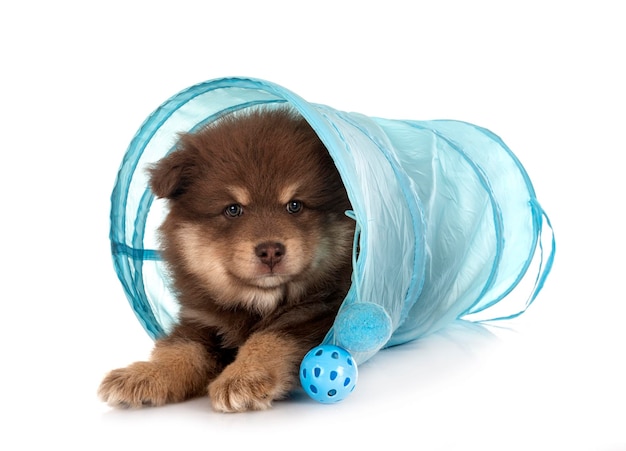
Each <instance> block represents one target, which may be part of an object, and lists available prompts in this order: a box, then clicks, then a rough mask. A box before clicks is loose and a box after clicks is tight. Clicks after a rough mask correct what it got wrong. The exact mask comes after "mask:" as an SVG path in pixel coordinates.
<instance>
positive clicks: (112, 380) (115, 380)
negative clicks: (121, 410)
mask: <svg viewBox="0 0 626 451" xmlns="http://www.w3.org/2000/svg"><path fill="white" fill-rule="evenodd" d="M168 394H169V393H168V387H167V383H166V382H165V381H164V380H163V375H162V374H161V373H160V372H159V370H158V368H157V366H156V365H155V364H154V363H153V362H136V363H133V364H132V365H130V366H128V367H126V368H120V369H117V370H113V371H111V372H110V373H109V374H107V376H106V377H105V378H104V380H103V381H102V383H101V384H100V388H99V389H98V395H99V396H100V398H101V399H102V400H103V401H105V402H106V403H108V404H109V405H111V406H113V407H126V408H136V407H142V406H160V405H163V404H165V403H166V402H167V401H168Z"/></svg>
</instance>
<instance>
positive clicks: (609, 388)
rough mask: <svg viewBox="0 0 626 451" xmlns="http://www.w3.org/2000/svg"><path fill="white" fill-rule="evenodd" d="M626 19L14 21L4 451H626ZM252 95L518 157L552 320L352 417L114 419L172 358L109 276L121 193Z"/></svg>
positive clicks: (436, 370) (303, 14)
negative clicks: (207, 97)
mask: <svg viewBox="0 0 626 451" xmlns="http://www.w3.org/2000/svg"><path fill="white" fill-rule="evenodd" d="M409 3H410V4H411V6H410V7H409ZM620 3H621V2H617V1H615V2H608V1H603V0H594V1H593V2H592V1H589V2H582V1H562V2H558V1H549V0H547V1H541V2H536V1H526V2H503V1H493V2H486V1H480V2H471V1H467V2H461V1H459V2H453V1H427V2H426V1H425V2H398V1H393V0H386V1H376V2H372V1H366V0H362V1H359V2H357V1H354V2H349V1H341V0H333V1H326V0H317V1H315V2H295V1H294V2H287V1H285V2H279V1H271V0H265V1H257V2H253V1H244V0H240V1H233V2H227V1H219V2H218V1H209V0H206V1H203V2H200V1H198V2H191V1H185V0H178V1H176V2H160V1H154V2H132V1H130V0H129V1H125V2H118V1H107V2H96V1H93V2H78V1H76V2H70V1H62V0H59V1H54V2H45V1H32V2H26V1H25V2H19V6H7V4H9V5H17V4H18V2H4V3H3V4H2V6H0V49H1V54H0V64H1V66H2V69H0V115H2V117H1V120H0V124H1V125H0V130H1V131H2V139H1V141H0V145H1V147H2V149H1V150H2V153H1V157H0V165H1V166H0V167H1V173H0V174H1V175H0V193H1V195H2V213H1V214H0V218H1V219H0V227H1V230H0V231H1V234H0V236H1V237H2V246H1V248H0V249H1V255H2V262H3V265H2V269H1V272H0V280H1V282H2V287H3V289H2V294H1V300H2V310H1V316H0V321H1V325H0V334H1V335H0V346H2V348H1V350H2V368H1V369H0V381H1V385H0V388H1V390H2V397H1V398H0V411H1V412H2V413H3V420H2V423H0V430H1V432H0V448H1V449H6V450H13V449H19V450H21V449H28V450H33V449H46V448H48V447H50V449H61V448H62V449H131V448H135V449H146V450H157V449H159V450H160V449H178V450H184V449H221V448H222V447H227V448H228V449H243V448H250V447H256V446H261V447H263V448H265V447H267V448H268V449H270V448H271V449H316V450H321V449H376V447H378V449H381V447H382V448H383V449H389V450H391V449H400V447H403V448H405V449H419V450H483V451H484V450H601V451H617V450H626V410H625V409H626V407H625V406H626V390H625V388H624V386H625V382H626V370H625V369H624V368H625V366H626V365H625V363H626V361H625V360H626V359H625V355H626V350H625V348H626V333H625V330H626V326H625V324H624V314H625V313H626V308H625V306H624V305H625V303H626V299H625V296H624V292H623V289H622V284H623V280H624V277H625V271H624V270H625V269H626V265H625V264H624V255H625V252H626V248H625V245H624V230H625V229H626V228H625V227H624V225H625V224H624V219H623V218H624V211H623V210H624V206H625V202H624V195H625V194H626V190H625V189H624V188H625V183H624V170H623V161H624V160H623V157H624V151H625V150H626V141H625V140H624V130H625V125H624V122H625V119H626V114H625V113H624V111H625V110H624V104H625V102H626V95H625V88H624V80H626V71H625V69H624V63H625V61H624V58H625V43H626V32H625V30H626V26H625V25H624V19H625V17H626V16H625V14H624V12H623V7H621V6H619V4H620ZM618 6H619V7H618ZM231 75H242V76H251V77H258V78H264V79H267V80H270V81H273V82H275V83H278V84H280V85H282V86H284V87H286V88H288V89H290V90H292V91H294V92H296V93H297V94H299V95H300V96H302V97H304V98H305V99H307V100H309V101H311V102H315V103H324V104H327V105H330V106H332V107H334V108H336V109H340V110H347V111H357V112H360V113H363V114H368V115H373V116H380V117H387V118H409V119H437V118H450V119H460V120H464V121H468V122H473V123H476V124H479V125H482V126H485V127H487V128H489V129H491V130H492V131H494V132H495V133H496V134H498V135H499V136H501V137H502V138H503V139H504V141H505V142H506V143H507V144H508V145H509V147H511V148H512V150H513V151H514V152H515V153H516V154H517V156H518V157H519V158H520V159H521V161H522V162H523V164H524V165H525V167H526V169H527V170H528V172H529V174H530V176H531V178H532V180H533V183H534V185H535V188H536V191H537V194H538V197H539V200H540V202H541V203H542V205H543V206H544V208H545V209H546V210H547V212H548V214H549V215H550V218H551V220H552V222H553V225H554V228H555V231H556V237H557V248H558V249H557V256H556V261H555V266H554V269H553V272H552V275H551V276H550V277H549V279H548V281H547V284H546V286H545V289H544V291H543V292H542V293H541V295H540V296H539V298H538V299H537V301H536V302H535V303H534V304H533V306H532V307H531V308H530V310H529V311H528V312H527V313H526V314H525V315H523V316H521V317H520V318H518V319H517V320H515V321H512V322H509V323H506V324H504V323H503V324H501V325H500V326H501V329H499V330H498V331H496V335H497V336H498V337H499V338H498V339H497V340H496V339H490V340H485V339H478V338H477V337H476V336H474V334H469V333H462V332H459V331H448V332H446V333H445V334H440V335H437V336H433V337H429V338H427V339H424V340H423V341H418V342H414V343H411V344H408V345H405V346H401V347H398V348H395V349H392V350H389V351H384V352H381V353H379V354H378V355H377V356H376V357H375V358H374V359H372V360H371V361H370V362H368V363H367V364H365V365H363V366H362V367H361V369H360V380H359V385H358V387H357V390H356V391H355V392H354V393H353V394H352V396H351V397H349V398H348V399H347V400H345V401H344V402H342V403H340V404H336V405H333V406H325V405H319V404H316V403H314V402H312V401H308V400H307V399H306V398H305V397H303V396H296V397H295V399H293V400H291V401H287V402H280V403H277V404H276V405H275V408H274V409H273V410H271V411H267V412H260V413H250V414H240V415H223V414H217V413H215V412H212V411H211V410H210V408H209V404H208V401H207V400H206V399H200V400H196V401H192V402H188V403H183V404H179V405H175V406H168V407H164V408H157V409H145V410H140V411H112V410H111V409H109V408H108V407H107V406H106V405H104V404H102V403H101V402H100V401H99V400H98V399H97V397H96V389H97V386H98V384H99V382H100V379H101V378H102V377H103V375H104V374H105V373H106V372H107V371H108V370H110V369H112V368H114V367H118V366H124V365H126V364H128V363H130V362H132V361H134V360H138V359H143V358H145V357H147V355H148V353H149V351H150V349H151V341H150V340H149V338H148V336H147V335H146V334H145V333H144V331H143V329H142V328H141V326H140V325H139V323H138V322H137V321H136V319H135V317H134V315H133V314H132V312H131V310H130V307H129V306H128V303H127V301H126V299H125V297H124V294H123V292H122V288H121V286H120V284H119V282H118V280H117V278H116V276H115V273H114V270H113V266H112V263H111V257H110V251H109V241H108V228H109V221H108V215H109V196H110V192H111V189H112V187H113V183H114V179H115V175H116V173H117V169H118V167H119V165H120V163H121V160H122V157H123V154H124V152H125V149H126V147H127V145H128V143H129V142H130V139H131V138H132V136H133V134H134V132H135V131H136V130H137V128H138V127H139V126H140V124H141V123H142V121H143V120H144V119H145V118H146V116H147V115H148V114H149V113H150V112H151V111H152V110H153V109H154V108H156V107H157V106H158V105H159V104H160V103H161V102H163V101H164V100H165V99H167V98H168V97H170V96H171V95H173V94H175V93H177V92H178V91H180V90H181V89H184V88H186V87H187V86H189V85H191V84H195V83H197V82H200V81H204V80H207V79H211V78H216V77H223V76H231ZM365 446H367V448H364V447H365ZM348 447H349V448H348Z"/></svg>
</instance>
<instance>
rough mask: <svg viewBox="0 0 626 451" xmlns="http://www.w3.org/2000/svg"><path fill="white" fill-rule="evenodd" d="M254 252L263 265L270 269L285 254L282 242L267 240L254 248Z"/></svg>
mask: <svg viewBox="0 0 626 451" xmlns="http://www.w3.org/2000/svg"><path fill="white" fill-rule="evenodd" d="M254 253H255V254H256V256H257V257H259V260H261V262H262V263H263V264H264V265H267V266H269V267H270V269H272V268H274V266H276V265H277V264H278V262H279V261H281V260H282V258H283V256H284V255H285V246H284V245H283V244H282V243H274V242H271V241H267V242H265V243H261V244H259V245H258V246H257V247H256V248H254Z"/></svg>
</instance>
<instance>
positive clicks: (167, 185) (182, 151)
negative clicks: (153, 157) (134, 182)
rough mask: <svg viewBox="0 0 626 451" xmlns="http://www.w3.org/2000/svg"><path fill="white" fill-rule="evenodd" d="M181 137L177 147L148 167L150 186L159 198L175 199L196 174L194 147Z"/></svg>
mask: <svg viewBox="0 0 626 451" xmlns="http://www.w3.org/2000/svg"><path fill="white" fill-rule="evenodd" d="M187 144H188V143H186V142H185V139H184V137H183V139H181V141H180V142H179V145H178V148H177V149H176V150H174V151H173V152H172V153H170V154H169V155H168V156H166V157H164V158H162V159H161V160H159V161H158V162H157V163H155V164H154V165H153V166H151V167H150V168H148V173H149V175H150V188H151V189H152V192H153V193H154V194H155V195H156V196H157V197H160V198H167V199H175V198H176V197H178V196H180V195H181V194H183V193H184V192H185V190H186V189H187V188H188V187H189V185H190V183H191V181H192V180H193V177H194V176H195V174H196V169H197V168H196V162H195V160H196V159H195V158H194V155H193V154H194V148H193V147H191V148H189V146H188V145H187Z"/></svg>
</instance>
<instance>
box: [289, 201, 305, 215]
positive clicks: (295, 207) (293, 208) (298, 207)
mask: <svg viewBox="0 0 626 451" xmlns="http://www.w3.org/2000/svg"><path fill="white" fill-rule="evenodd" d="M287 211H288V212H289V213H291V214H295V213H300V212H301V211H302V202H300V201H299V200H292V201H289V203H288V204H287Z"/></svg>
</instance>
